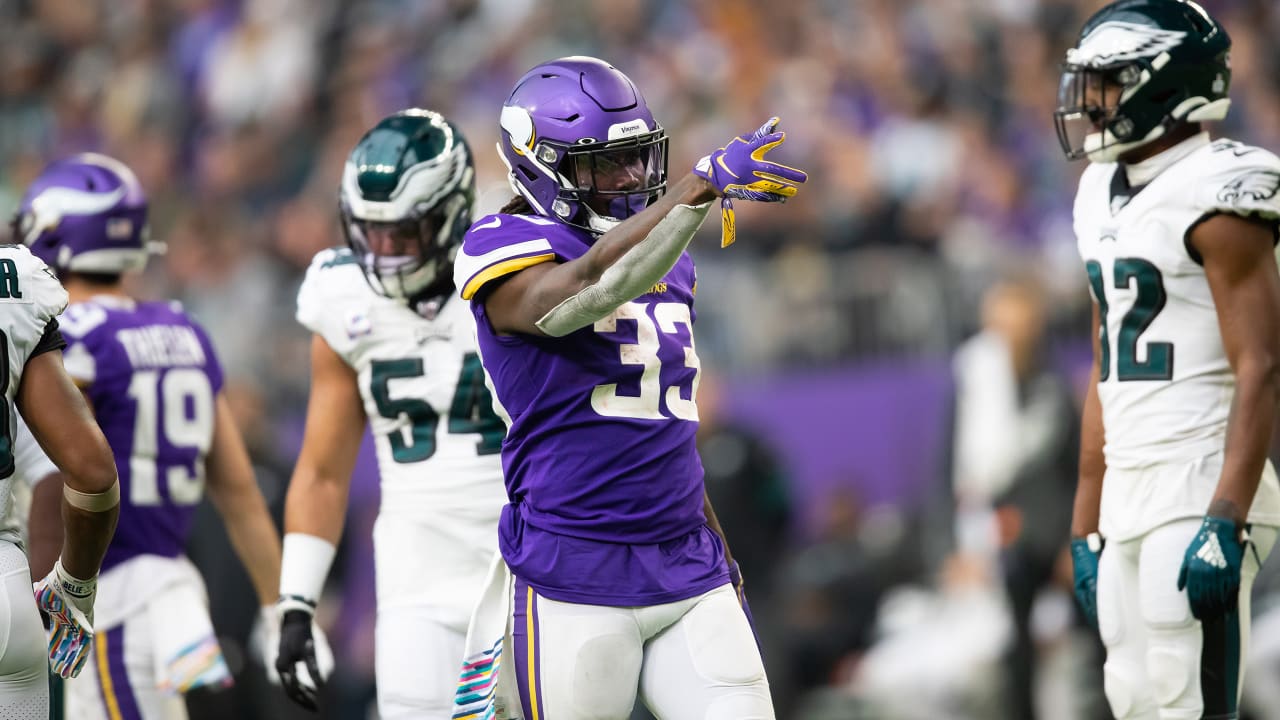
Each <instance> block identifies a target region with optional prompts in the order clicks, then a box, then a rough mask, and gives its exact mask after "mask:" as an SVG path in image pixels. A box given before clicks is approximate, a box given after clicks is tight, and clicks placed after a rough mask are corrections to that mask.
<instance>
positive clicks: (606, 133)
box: [498, 56, 667, 234]
mask: <svg viewBox="0 0 1280 720" xmlns="http://www.w3.org/2000/svg"><path fill="white" fill-rule="evenodd" d="M500 123H501V126H502V136H501V139H500V140H499V141H498V153H499V154H500V155H501V156H502V160H503V162H505V163H506V165H507V169H508V170H509V171H510V175H509V176H508V177H509V179H510V181H511V186H512V188H513V189H514V190H515V191H516V192H517V193H519V194H520V195H521V196H522V197H524V199H525V200H527V201H528V202H529V205H530V206H532V207H533V209H534V211H535V212H537V213H538V214H539V215H543V216H545V217H548V218H551V219H553V220H559V221H561V222H564V223H568V224H570V225H573V226H575V227H580V228H583V229H585V230H588V231H590V232H593V233H597V234H599V233H603V232H606V231H608V230H609V229H610V228H612V227H613V226H614V225H616V224H617V223H618V222H619V221H621V220H623V219H624V218H627V217H630V216H631V215H634V214H635V213H637V212H639V211H640V210H643V209H644V208H645V207H647V206H649V205H650V204H651V203H652V202H653V201H655V200H657V199H658V198H659V197H660V196H661V195H662V193H663V192H665V191H666V187H667V134H666V131H664V130H663V129H662V126H661V125H659V124H658V123H657V121H656V120H654V119H653V113H651V112H649V106H648V105H646V104H645V101H644V97H643V96H642V95H641V94H640V90H639V89H638V88H636V86H635V83H633V82H631V79H630V78H628V77H627V76H626V75H623V74H622V73H621V72H620V71H619V70H618V69H617V68H615V67H613V66H612V65H610V64H608V63H606V62H604V61H603V60H597V59H596V58H592V57H585V56H575V57H566V58H560V59H559V60H552V61H551V62H546V63H543V64H541V65H538V66H537V67H535V68H533V69H532V70H530V71H529V72H527V73H525V75H524V77H522V78H520V81H519V82H517V83H516V86H515V89H514V90H512V91H511V97H510V98H508V100H507V102H506V104H505V105H503V107H502V118H501V121H500Z"/></svg>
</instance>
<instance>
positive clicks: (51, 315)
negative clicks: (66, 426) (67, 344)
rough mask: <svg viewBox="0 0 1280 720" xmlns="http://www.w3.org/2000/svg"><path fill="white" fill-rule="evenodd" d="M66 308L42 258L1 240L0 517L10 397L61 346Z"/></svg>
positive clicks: (9, 442) (7, 482) (10, 436)
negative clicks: (38, 359)
mask: <svg viewBox="0 0 1280 720" xmlns="http://www.w3.org/2000/svg"><path fill="white" fill-rule="evenodd" d="M66 307H67V291H66V290H64V289H63V288H62V284H61V283H59V282H58V279H57V278H55V277H54V276H53V273H52V272H51V271H50V270H49V267H48V266H47V265H45V264H44V262H43V261H42V260H40V258H37V257H36V256H34V255H32V254H31V251H30V250H28V249H27V248H26V246H24V245H0V335H3V338H4V348H5V355H4V358H3V364H2V365H0V385H3V387H4V399H5V408H4V412H3V413H0V436H2V437H0V516H3V515H4V514H5V513H7V512H8V509H9V504H10V503H11V502H12V484H13V478H14V476H15V473H14V453H13V451H14V433H15V423H16V422H17V413H16V412H15V411H14V410H15V408H14V399H15V398H16V397H17V395H18V386H19V385H20V384H21V383H22V370H23V368H24V367H26V365H27V361H28V360H30V359H31V358H32V357H33V356H34V355H36V354H39V352H42V351H44V350H45V349H52V348H60V347H62V346H63V345H64V343H62V342H61V335H60V334H59V333H58V331H57V327H58V326H57V317H58V315H59V314H60V313H61V312H62V311H63V309H65V308H66ZM54 341H57V342H56V344H53V345H52V346H51V345H50V343H51V342H54Z"/></svg>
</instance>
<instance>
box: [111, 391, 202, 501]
mask: <svg viewBox="0 0 1280 720" xmlns="http://www.w3.org/2000/svg"><path fill="white" fill-rule="evenodd" d="M129 397H131V398H133V399H134V401H135V402H136V403H137V414H136V416H135V418H134V421H133V453H132V455H130V456H129V481H130V482H129V484H130V491H129V500H130V502H132V503H133V504H134V505H139V506H154V505H159V504H160V503H161V502H162V499H161V497H160V487H159V485H158V484H157V482H158V479H157V478H156V457H157V456H158V455H159V451H160V447H159V445H160V440H159V430H160V429H161V428H160V423H159V422H158V418H157V415H158V412H159V410H160V404H161V403H163V404H164V407H163V409H164V423H163V425H164V427H163V430H164V438H165V441H166V442H168V443H169V445H171V446H173V447H180V448H195V449H196V450H197V457H196V461H195V473H194V475H193V474H192V473H191V471H189V470H187V468H186V467H185V466H183V465H173V466H171V467H170V468H169V470H168V472H166V473H165V482H166V483H167V484H168V486H169V501H170V502H172V503H173V504H175V505H195V504H196V503H198V502H200V497H201V495H203V493H204V456H205V453H207V452H208V451H209V445H210V444H211V443H212V441H213V388H211V387H210V386H209V377H208V376H207V375H205V374H204V372H203V371H201V370H197V369H195V368H173V369H170V370H168V371H166V372H165V373H164V375H163V376H161V375H160V373H158V372H156V371H154V370H146V371H141V372H137V373H134V375H133V380H132V381H130V383H129ZM188 403H190V405H188ZM188 409H190V415H188V412H187V411H188Z"/></svg>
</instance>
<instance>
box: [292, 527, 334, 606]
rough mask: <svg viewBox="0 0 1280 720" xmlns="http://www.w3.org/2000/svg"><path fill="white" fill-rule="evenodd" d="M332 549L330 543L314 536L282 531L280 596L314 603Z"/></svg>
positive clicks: (322, 581) (331, 558)
mask: <svg viewBox="0 0 1280 720" xmlns="http://www.w3.org/2000/svg"><path fill="white" fill-rule="evenodd" d="M336 552H337V548H335V547H334V546H333V543H331V542H329V541H328V540H325V539H323V538H318V537H316V536H315V535H308V534H306V533H296V532H295V533H288V534H286V535H285V536H284V555H283V557H282V558H281V562H280V597H281V598H290V599H297V600H299V601H301V602H309V603H312V604H314V603H315V602H316V600H318V599H319V598H320V591H321V590H323V589H324V579H325V577H326V576H328V574H329V566H330V565H332V564H333V556H334V554H335V553H336Z"/></svg>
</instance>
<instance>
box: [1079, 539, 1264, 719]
mask: <svg viewBox="0 0 1280 720" xmlns="http://www.w3.org/2000/svg"><path fill="white" fill-rule="evenodd" d="M1201 522H1202V519H1201V518H1186V519H1183V520H1175V521H1173V522H1169V523H1166V524H1164V525H1160V526H1159V527H1156V528H1155V529H1153V530H1151V531H1150V532H1148V533H1146V534H1145V535H1142V536H1140V537H1137V538H1134V539H1133V540H1129V541H1126V542H1108V543H1107V545H1106V548H1105V549H1104V550H1103V551H1102V557H1101V558H1100V559H1099V561H1098V627H1099V632H1100V633H1101V635H1102V642H1103V644H1105V645H1106V647H1107V661H1106V664H1105V665H1104V666H1103V674H1104V679H1105V686H1106V693H1107V700H1108V702H1109V703H1110V704H1111V711H1112V713H1114V714H1115V716H1116V718H1117V720H1153V719H1155V718H1159V719H1160V720H1198V719H1199V718H1201V717H1202V716H1203V717H1204V718H1206V719H1214V718H1235V717H1236V704H1237V701H1238V698H1239V695H1240V688H1241V686H1242V682H1243V679H1244V667H1243V664H1242V662H1241V659H1242V658H1243V657H1244V656H1245V655H1246V654H1247V648H1248V641H1249V593H1250V591H1251V590H1252V589H1253V580H1254V578H1255V577H1256V576H1257V574H1258V568H1259V566H1260V564H1261V562H1264V561H1266V559H1267V555H1268V554H1269V553H1270V552H1271V548H1272V546H1273V545H1274V544H1275V541H1276V528H1273V527H1266V526H1259V525H1254V526H1253V529H1252V537H1253V543H1254V545H1255V547H1256V554H1255V552H1254V550H1253V549H1246V551H1245V557H1244V564H1243V569H1242V576H1241V582H1240V605H1239V610H1238V611H1237V612H1236V613H1232V614H1231V615H1229V616H1228V617H1227V618H1225V619H1223V620H1218V621H1214V622H1210V623H1201V622H1200V621H1198V620H1196V619H1195V618H1194V617H1193V616H1192V615H1191V607H1190V605H1189V604H1188V603H1187V594H1186V592H1185V591H1181V590H1178V572H1179V570H1180V569H1181V568H1182V559H1183V556H1184V555H1185V554H1186V551H1187V547H1188V546H1189V545H1190V544H1191V541H1192V539H1193V538H1194V537H1195V535H1196V533H1197V532H1198V531H1199V530H1200V525H1201Z"/></svg>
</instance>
